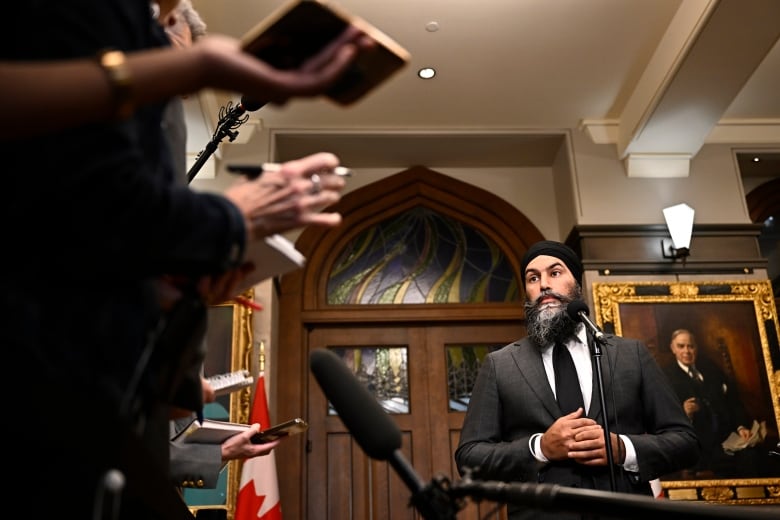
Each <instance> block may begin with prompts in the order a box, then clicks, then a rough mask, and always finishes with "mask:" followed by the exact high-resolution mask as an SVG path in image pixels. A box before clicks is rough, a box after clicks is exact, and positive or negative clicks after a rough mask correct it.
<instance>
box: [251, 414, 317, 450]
mask: <svg viewBox="0 0 780 520" xmlns="http://www.w3.org/2000/svg"><path fill="white" fill-rule="evenodd" d="M308 428H309V424H308V423H307V422H306V421H304V420H303V419H301V418H300V417H297V418H295V419H291V420H289V421H285V422H283V423H280V424H277V425H275V426H271V427H270V428H267V429H265V430H260V431H259V432H257V433H256V434H254V435H253V436H252V443H253V444H265V443H266V442H272V441H275V440H277V439H281V438H283V437H289V436H290V435H295V434H296V433H302V432H305V431H306V430H307V429H308Z"/></svg>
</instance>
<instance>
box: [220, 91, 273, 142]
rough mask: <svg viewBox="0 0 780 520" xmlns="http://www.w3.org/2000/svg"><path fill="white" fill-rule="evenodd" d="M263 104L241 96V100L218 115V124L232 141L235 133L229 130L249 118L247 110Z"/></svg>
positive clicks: (263, 103)
mask: <svg viewBox="0 0 780 520" xmlns="http://www.w3.org/2000/svg"><path fill="white" fill-rule="evenodd" d="M264 105H265V102H261V101H255V100H253V99H249V98H248V97H246V96H241V101H239V102H238V104H236V106H234V107H233V108H231V109H230V110H229V111H228V112H227V113H226V114H224V115H222V117H220V120H219V123H218V126H219V127H220V128H222V129H223V131H224V132H225V133H227V134H228V135H229V136H230V137H231V139H230V140H231V141H232V140H233V139H235V137H236V135H237V134H236V133H235V132H230V130H234V129H236V128H238V127H239V126H240V125H242V124H243V123H245V122H246V121H247V119H249V116H248V115H246V113H247V112H254V111H255V110H258V109H259V108H260V107H262V106H264ZM223 108H224V107H223Z"/></svg>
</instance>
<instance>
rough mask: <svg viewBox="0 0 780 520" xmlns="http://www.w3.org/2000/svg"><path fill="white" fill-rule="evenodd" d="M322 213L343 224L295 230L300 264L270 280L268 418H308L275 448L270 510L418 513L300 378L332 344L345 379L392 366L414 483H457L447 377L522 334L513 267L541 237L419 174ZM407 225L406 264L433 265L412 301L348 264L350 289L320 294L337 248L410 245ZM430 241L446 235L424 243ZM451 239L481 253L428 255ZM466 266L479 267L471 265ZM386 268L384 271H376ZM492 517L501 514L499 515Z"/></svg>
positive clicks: (338, 258) (471, 190)
mask: <svg viewBox="0 0 780 520" xmlns="http://www.w3.org/2000/svg"><path fill="white" fill-rule="evenodd" d="M336 209H337V210H338V211H340V212H341V213H342V215H343V216H344V222H343V224H342V226H340V227H339V228H337V229H334V230H329V231H327V232H324V233H323V232H322V231H321V230H311V229H309V230H307V231H306V232H304V233H303V234H302V235H301V237H300V238H299V240H298V242H297V244H296V247H297V248H298V249H299V250H300V251H301V252H302V253H304V255H306V257H307V258H308V262H307V265H306V266H305V267H304V269H302V270H301V271H298V272H294V273H291V274H290V275H287V276H285V277H284V278H283V279H282V282H281V284H280V295H279V308H280V316H279V318H280V319H279V323H280V324H282V325H281V327H280V330H279V348H278V352H279V353H278V355H277V359H278V365H277V366H278V371H277V381H278V386H277V392H278V396H279V398H278V400H277V411H278V415H279V417H280V418H289V417H297V416H301V417H305V418H307V419H308V420H309V423H310V429H309V431H308V432H307V434H306V435H305V436H298V437H301V438H300V439H289V440H287V441H285V442H284V443H282V445H281V446H280V447H279V448H277V460H278V461H279V480H280V493H281V499H282V507H283V509H284V512H285V517H288V516H289V518H317V519H333V520H336V519H338V520H343V519H349V518H353V519H361V520H362V519H367V518H373V519H400V518H409V519H411V518H419V515H417V514H416V513H415V512H414V511H413V510H412V509H410V507H409V505H408V504H409V498H410V492H409V490H408V489H406V488H405V486H404V484H403V482H402V481H401V480H400V479H399V478H398V476H397V475H395V474H394V473H393V470H392V468H390V467H389V465H388V464H387V463H385V462H378V461H372V460H370V459H368V458H367V457H366V456H365V455H364V454H363V453H362V451H361V450H360V448H359V447H358V446H357V444H355V443H354V442H353V441H352V439H351V436H350V435H349V432H348V431H347V430H346V429H345V428H344V426H343V424H342V423H341V421H340V420H339V419H338V416H336V415H333V413H332V411H330V413H329V410H328V403H327V399H326V398H325V396H324V395H323V394H322V392H321V390H320V388H319V387H318V386H317V384H316V382H315V381H314V379H313V377H311V375H310V374H309V370H308V355H309V353H310V352H311V351H312V350H314V349H319V348H330V349H335V350H338V351H339V352H341V353H342V354H344V355H347V356H351V357H350V358H349V359H350V362H354V363H355V366H356V368H355V369H356V370H357V364H359V363H363V364H364V365H366V364H367V363H364V361H365V358H371V362H370V366H371V370H374V369H376V371H378V370H379V368H378V367H379V366H380V364H379V363H380V362H379V361H377V360H378V359H380V358H381V359H387V360H391V359H396V360H401V361H400V362H397V363H396V364H395V365H392V362H390V361H388V363H389V364H388V365H387V366H391V365H392V369H393V370H396V371H397V370H398V369H399V367H400V369H401V370H403V371H404V372H403V374H402V375H400V376H398V377H397V379H398V380H399V381H401V383H399V384H397V385H395V386H393V385H389V386H390V387H391V388H390V389H389V391H390V393H393V392H396V393H397V394H398V395H396V394H393V397H394V398H395V397H399V399H400V401H401V403H402V404H401V406H400V411H394V412H393V419H394V420H395V422H396V423H397V424H398V426H399V428H400V429H401V431H402V433H403V446H402V451H403V453H404V455H405V457H406V458H407V460H409V461H410V463H411V464H412V466H413V468H414V470H415V471H416V472H417V473H418V474H419V475H420V477H421V478H422V479H423V480H424V481H426V482H428V481H430V480H431V479H432V478H433V477H434V476H436V475H439V474H441V475H444V476H446V477H447V478H449V479H451V480H457V479H458V478H459V476H458V475H457V473H456V471H455V468H454V465H453V460H452V452H453V451H454V449H455V447H456V445H457V442H458V439H459V433H460V426H461V424H462V420H463V414H464V411H463V408H462V407H460V408H459V407H458V405H457V403H456V402H455V401H457V399H454V397H457V396H454V394H457V392H456V391H454V390H453V388H454V385H457V384H459V383H458V382H459V381H460V380H461V379H462V378H460V377H459V376H458V374H467V373H468V370H467V369H462V367H463V366H466V365H459V364H458V363H466V361H464V360H468V359H471V358H473V357H474V356H478V355H479V354H478V353H479V352H485V351H486V349H490V348H495V347H499V346H503V345H505V344H507V343H509V342H511V341H513V340H515V339H517V338H518V337H521V336H522V335H523V333H524V323H523V310H522V303H521V302H522V297H523V295H522V294H521V292H520V291H521V289H520V284H519V283H518V280H519V278H518V276H519V265H520V259H521V258H522V255H523V253H524V252H525V251H526V249H527V248H528V247H529V246H530V245H531V244H532V243H534V242H536V241H537V240H540V239H542V238H543V237H542V235H541V233H540V232H539V231H538V229H537V228H536V227H535V226H534V225H533V224H532V223H531V222H530V221H529V220H528V219H527V218H526V217H525V216H524V215H522V213H520V212H519V211H517V209H516V208H514V207H513V206H511V205H510V204H508V203H507V202H506V201H504V200H503V199H501V198H499V197H497V196H495V195H493V194H491V193H489V192H486V191H484V190H481V189H479V188H476V187H474V186H470V185H468V184H465V183H463V182H460V181H458V180H456V179H453V178H451V177H448V176H446V175H442V174H440V173H437V172H435V171H432V170H430V169H427V168H423V167H415V168H411V169H409V170H406V171H403V172H401V173H398V174H396V175H393V176H391V177H388V178H386V179H384V180H382V181H379V182H376V183H374V184H371V185H368V186H366V187H364V188H362V189H360V190H356V191H354V192H352V193H349V194H348V195H347V196H345V197H344V199H342V201H341V202H340V203H339V205H338V206H337V207H336ZM410 215H412V217H410ZM421 221H424V224H423V225H419V228H420V229H425V230H426V232H427V233H428V235H427V238H426V239H425V240H422V241H421V242H422V245H421V246H420V247H419V248H418V249H417V251H419V254H418V257H422V256H425V258H426V259H431V258H434V257H436V261H435V262H429V263H428V264H426V265H425V268H428V267H431V266H433V267H432V268H433V269H438V271H437V272H438V274H437V276H436V277H435V280H434V281H430V280H428V279H425V280H423V279H422V276H420V277H419V278H417V279H416V280H417V281H418V282H419V283H417V284H416V288H417V289H419V290H418V291H417V292H415V291H411V290H409V287H410V284H408V283H403V282H401V281H398V282H396V281H393V282H394V283H387V284H386V285H382V283H380V282H378V281H377V277H374V278H371V277H369V276H367V275H366V272H367V271H369V269H368V268H367V267H366V266H365V264H359V263H357V262H355V263H353V264H351V267H352V268H354V269H355V271H356V272H357V271H358V270H359V271H360V272H359V273H358V274H357V275H356V277H357V276H359V277H360V281H359V282H355V284H353V285H352V286H350V289H354V287H356V286H357V285H358V284H362V285H361V286H360V287H361V289H360V291H357V290H353V291H352V292H351V293H350V295H349V296H344V293H343V292H339V291H338V290H336V289H334V284H333V283H332V281H333V280H334V273H335V272H337V271H338V272H341V271H339V270H340V269H342V266H343V265H344V262H345V261H344V258H345V251H349V252H350V254H349V255H346V256H350V255H357V254H358V253H355V251H356V250H358V249H360V252H361V253H362V252H364V251H365V250H366V249H367V247H364V246H365V244H367V243H368V242H369V237H370V239H372V240H373V239H375V238H376V235H377V234H378V233H380V232H381V233H382V234H383V237H384V236H387V237H398V236H403V237H404V238H403V239H408V240H413V239H414V237H411V238H410V237H408V234H406V235H404V234H403V233H400V234H399V230H401V231H405V230H406V227H407V226H412V225H417V224H419V223H420V222H421ZM430 222H433V224H431V225H428V224H429V223H430ZM383 226H384V227H383ZM377 229H381V231H375V230H377ZM412 234H414V235H416V233H412ZM442 237H444V238H446V239H442V240H437V238H442ZM451 237H461V238H463V239H464V240H463V242H464V243H467V244H469V245H468V246H466V247H465V249H473V244H474V243H475V242H478V243H479V244H480V246H479V247H480V254H481V256H480V255H477V256H478V257H479V258H475V257H471V258H474V259H473V260H471V259H470V260H468V261H461V262H448V261H447V259H448V258H454V257H455V256H456V255H457V254H461V255H465V254H466V253H465V252H464V249H463V248H461V249H457V248H452V249H451V250H452V251H453V252H449V251H450V250H447V251H448V252H445V253H443V254H439V255H438V257H437V253H441V250H440V249H439V248H440V247H452V242H453V241H455V239H454V238H453V239H452V240H450V239H449V238H451ZM391 240H396V242H394V243H398V239H397V238H391V239H388V241H391ZM373 243H374V244H375V243H376V242H373ZM394 243H391V246H392V245H393V244H394ZM355 244H360V245H361V247H357V246H355ZM431 244H437V245H435V246H431ZM445 244H446V246H445ZM390 250H392V251H395V250H396V249H394V248H393V247H388V248H387V249H386V250H385V254H383V255H381V258H382V259H386V258H387V256H388V253H387V251H390ZM432 250H433V251H432ZM456 250H457V252H456ZM482 253H484V254H482ZM442 257H443V258H444V260H442ZM485 257H487V258H485ZM377 263H380V262H377ZM480 263H481V264H484V265H476V264H480ZM393 265H394V264H393V262H390V261H388V262H385V264H384V265H383V266H382V269H385V271H383V272H385V273H387V272H388V271H387V269H390V268H391V267H392V266H393ZM452 265H456V267H452ZM355 266H358V267H355ZM475 266H476V267H475ZM485 266H487V267H485ZM415 268H416V269H417V270H416V271H415V273H418V274H419V273H423V272H424V273H428V272H429V271H425V268H420V263H418V264H415ZM377 269H379V268H377ZM475 270H476V271H478V272H479V274H478V275H474V271H475ZM506 271H508V272H509V274H508V276H507V274H506ZM498 278H500V280H497V279H498ZM508 278H511V279H508ZM388 279H390V277H389V276H388V277H384V278H382V281H386V280H388ZM444 280H446V282H444ZM375 282H376V283H375ZM492 282H496V286H498V287H499V289H496V286H493V285H492V284H491V283H492ZM502 284H503V285H502ZM340 287H341V286H340ZM367 291H368V292H370V293H371V294H370V295H367V294H366V293H367ZM334 294H339V296H338V297H334ZM475 353H476V354H475ZM358 357H360V359H361V360H360V361H356V358H358ZM453 360H455V361H453ZM361 366H362V365H361ZM458 370H461V372H458ZM373 373H376V372H373ZM375 386H376V385H375ZM493 507H494V506H493V505H491V504H489V503H482V504H480V505H479V506H477V505H471V506H469V508H467V509H466V510H465V511H464V512H463V513H462V514H461V516H459V517H462V518H484V517H485V515H486V514H487V513H488V512H489V511H490V510H491V509H492V508H493ZM493 514H494V515H495V518H501V517H502V515H503V512H499V511H496V512H494V513H493Z"/></svg>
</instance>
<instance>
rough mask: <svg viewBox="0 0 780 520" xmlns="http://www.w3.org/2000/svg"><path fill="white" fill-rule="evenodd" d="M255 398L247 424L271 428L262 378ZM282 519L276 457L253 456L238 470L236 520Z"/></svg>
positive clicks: (259, 380) (261, 376)
mask: <svg viewBox="0 0 780 520" xmlns="http://www.w3.org/2000/svg"><path fill="white" fill-rule="evenodd" d="M256 384H257V386H256V387H255V397H254V401H253V402H252V413H251V414H250V415H249V423H250V424H254V423H260V426H261V427H262V428H268V427H269V426H271V421H270V419H269V415H268V399H267V398H266V395H265V378H264V377H263V374H260V377H258V378H257V383H256ZM258 518H259V519H262V520H282V505H281V503H280V502H279V481H278V477H277V475H276V456H275V455H274V452H273V451H272V452H271V453H269V454H268V455H264V456H261V457H254V458H251V459H247V460H245V461H244V465H243V467H242V468H241V485H240V486H239V490H238V498H237V500H236V514H235V520H258Z"/></svg>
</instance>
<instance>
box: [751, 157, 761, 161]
mask: <svg viewBox="0 0 780 520" xmlns="http://www.w3.org/2000/svg"><path fill="white" fill-rule="evenodd" d="M760 160H761V159H760V158H759V157H753V162H758V161H760Z"/></svg>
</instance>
